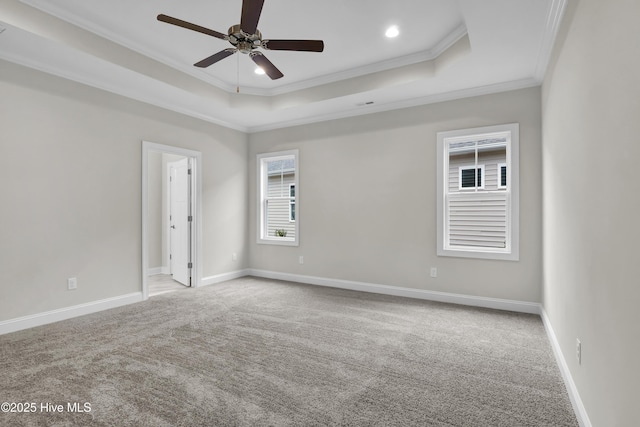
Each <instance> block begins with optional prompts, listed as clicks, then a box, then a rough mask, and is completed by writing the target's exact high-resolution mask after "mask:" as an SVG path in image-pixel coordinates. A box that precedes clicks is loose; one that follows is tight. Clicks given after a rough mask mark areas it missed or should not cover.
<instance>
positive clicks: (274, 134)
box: [249, 88, 542, 302]
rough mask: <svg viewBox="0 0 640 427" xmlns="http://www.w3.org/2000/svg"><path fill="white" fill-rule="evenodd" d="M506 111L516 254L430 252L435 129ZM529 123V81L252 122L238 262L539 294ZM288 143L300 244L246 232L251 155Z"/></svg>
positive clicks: (535, 110) (537, 143)
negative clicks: (458, 95)
mask: <svg viewBox="0 0 640 427" xmlns="http://www.w3.org/2000/svg"><path fill="white" fill-rule="evenodd" d="M513 122H519V123H520V132H521V135H520V145H521V147H520V152H521V154H520V174H521V175H520V179H521V184H520V187H521V199H520V215H521V229H520V242H521V247H520V261H519V262H511V261H489V260H470V259H462V258H448V257H447V258H445V257H437V256H436V133H437V132H439V131H446V130H454V129H464V128H471V127H478V126H486V125H495V124H504V123H513ZM540 129H541V122H540V90H539V88H532V89H525V90H519V91H513V92H507V93H501V94H496V95H489V96H482V97H476V98H470V99H464V100H457V101H451V102H444V103H440V104H434V105H427V106H422V107H415V108H410V109H404V110H398V111H392V112H386V113H379V114H372V115H366V116H360V117H355V118H349V119H343V120H337V121H333V122H328V123H318V124H313V125H306V126H301V127H296V128H288V129H283V130H274V131H269V132H262V133H257V134H252V135H250V139H249V141H250V144H249V188H250V191H249V201H250V203H249V209H250V221H249V230H250V240H249V243H250V261H249V263H250V265H251V267H252V268H255V269H263V270H270V271H276V272H282V273H291V274H301V275H309V276H318V277H323V278H335V279H343V280H353V281H360V282H367V283H376V284H384V285H391V286H401V287H408V288H416V289H426V290H434V291H443V292H451V293H460V294H467V295H479V296H485V297H494V298H504V299H512V300H519V301H529V302H539V301H540V298H541V295H540V282H541V269H542V266H541V257H542V254H541V244H542V243H541V233H542V229H541V207H540V205H541V200H542V198H541V197H542V196H541V183H540V173H541V152H540V150H541V132H540ZM294 148H297V149H299V150H300V158H299V162H300V163H299V164H300V166H299V180H300V182H299V186H300V187H299V189H298V192H297V195H298V206H297V209H298V211H297V215H298V221H299V227H300V246H299V247H283V246H272V245H262V244H257V243H255V242H256V237H255V236H256V224H257V218H256V206H255V205H256V200H257V199H256V198H257V196H256V185H257V178H256V155H257V154H260V153H265V152H272V151H280V150H287V149H294ZM300 255H302V256H304V264H302V265H300V264H299V263H298V257H299V256H300ZM432 266H433V267H437V268H438V277H437V278H435V279H432V278H430V277H429V269H430V267H432Z"/></svg>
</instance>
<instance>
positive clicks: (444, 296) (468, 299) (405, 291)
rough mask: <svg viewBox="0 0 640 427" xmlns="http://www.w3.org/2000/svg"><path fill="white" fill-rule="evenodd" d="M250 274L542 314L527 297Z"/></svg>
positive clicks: (264, 272) (250, 271)
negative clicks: (520, 299) (458, 292)
mask: <svg viewBox="0 0 640 427" xmlns="http://www.w3.org/2000/svg"><path fill="white" fill-rule="evenodd" d="M247 271H248V274H249V275H251V276H256V277H264V278H267V279H278V280H287V281H290V282H299V283H306V284H309V285H319V286H328V287H331V288H340V289H349V290H352V291H362V292H372V293H375V294H384V295H395V296H399V297H407V298H417V299H423V300H429V301H438V302H446V303H452V304H461V305H471V306H475V307H485V308H493V309H497V310H508V311H516V312H519V313H529V314H538V315H539V314H540V307H541V306H540V304H539V303H533V302H526V301H513V300H506V299H499V298H487V297H478V296H473V295H462V294H452V293H447V292H436V291H426V290H422V289H414V288H401V287H398V286H388V285H379V284H374V283H364V282H355V281H351V280H340V279H327V278H324V277H314V276H303V275H299V274H290V273H279V272H275V271H267V270H257V269H248V270H247Z"/></svg>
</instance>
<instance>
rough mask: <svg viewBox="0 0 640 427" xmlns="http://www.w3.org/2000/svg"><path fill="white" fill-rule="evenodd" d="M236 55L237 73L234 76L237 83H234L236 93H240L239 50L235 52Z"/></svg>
mask: <svg viewBox="0 0 640 427" xmlns="http://www.w3.org/2000/svg"><path fill="white" fill-rule="evenodd" d="M236 55H237V57H238V61H237V64H238V66H237V67H236V69H237V73H238V74H237V76H236V78H237V82H238V84H237V85H236V93H240V52H236Z"/></svg>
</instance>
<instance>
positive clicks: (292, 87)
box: [19, 0, 467, 96]
mask: <svg viewBox="0 0 640 427" xmlns="http://www.w3.org/2000/svg"><path fill="white" fill-rule="evenodd" d="M19 1H20V2H21V3H24V4H26V5H29V6H31V7H33V8H36V9H38V10H40V11H42V12H44V13H46V14H49V15H52V16H54V17H56V18H58V19H61V20H63V21H65V22H68V23H70V24H72V25H75V26H77V27H79V28H82V29H83V30H86V31H88V32H90V33H93V34H96V35H98V36H100V37H102V38H104V39H106V40H109V41H111V42H113V43H116V44H118V45H121V46H124V47H126V48H127V49H130V50H132V51H134V52H136V53H139V54H141V55H143V56H146V57H148V58H151V59H153V60H155V61H158V62H160V63H163V64H165V65H167V66H169V67H171V68H174V69H176V70H178V71H180V72H183V73H185V74H188V75H190V76H192V77H194V78H197V79H199V80H202V81H204V82H206V83H209V84H211V85H213V86H215V87H217V88H218V89H221V90H223V91H225V92H227V93H235V92H236V85H235V84H227V83H225V82H223V81H222V80H220V79H218V78H216V77H214V76H212V75H211V74H209V73H206V72H204V71H203V70H201V69H198V68H194V67H192V66H185V64H182V63H178V62H177V61H175V60H173V59H172V58H170V57H168V56H165V55H162V54H160V53H157V52H154V51H151V50H148V49H146V48H145V47H143V46H141V45H139V44H137V43H135V42H134V41H132V40H130V39H127V38H125V37H122V36H121V35H120V34H118V33H117V32H114V31H109V30H106V29H101V28H96V27H95V26H94V25H93V24H92V23H91V22H89V21H87V20H85V19H82V18H81V17H78V16H77V15H74V14H72V13H69V12H67V11H65V10H63V9H61V8H59V7H57V6H56V5H54V4H52V3H51V2H48V1H46V0H19ZM466 34H467V27H466V26H465V24H464V23H461V24H460V25H458V26H457V27H456V28H454V29H453V30H452V31H451V32H450V33H448V34H446V35H445V36H444V37H443V38H442V39H441V40H440V41H439V42H438V43H436V44H435V45H434V46H433V47H432V48H431V49H428V50H425V51H422V52H416V53H413V54H410V55H405V56H400V57H397V58H392V59H389V60H385V61H380V62H377V63H373V64H368V65H365V66H362V67H356V68H352V69H348V70H344V71H339V72H336V73H332V74H327V75H324V76H321V77H317V78H312V79H306V80H302V81H299V82H295V83H291V84H288V85H283V86H277V87H274V88H270V89H263V88H256V87H244V86H243V88H242V92H243V93H244V94H246V95H258V96H274V95H281V94H285V93H289V92H295V91H298V90H302V89H308V88H312V87H315V86H321V85H324V84H328V83H334V82H337V81H340V80H346V79H349V78H353V77H360V76H364V75H367V74H371V73H375V72H379V71H385V70H390V69H393V68H398V67H402V66H406V65H412V64H416V63H419V62H423V61H429V60H432V59H435V58H437V57H438V56H440V55H441V54H442V53H443V52H444V51H446V50H447V49H448V48H450V47H451V46H452V45H453V44H454V43H456V42H457V41H458V40H460V39H461V38H462V37H464V36H465V35H466Z"/></svg>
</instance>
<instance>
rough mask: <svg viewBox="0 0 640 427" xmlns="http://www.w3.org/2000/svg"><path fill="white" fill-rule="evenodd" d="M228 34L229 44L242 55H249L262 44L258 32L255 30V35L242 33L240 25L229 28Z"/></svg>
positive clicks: (260, 35)
mask: <svg viewBox="0 0 640 427" xmlns="http://www.w3.org/2000/svg"><path fill="white" fill-rule="evenodd" d="M228 34H229V37H228V39H229V43H231V44H232V45H233V46H234V47H235V48H236V49H238V50H239V51H240V52H242V53H249V52H251V50H253V49H255V48H257V47H260V46H261V44H262V34H261V33H260V31H258V30H256V33H255V34H247V33H245V32H244V31H242V29H241V28H240V24H238V25H234V26H232V27H230V28H229V31H228Z"/></svg>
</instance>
